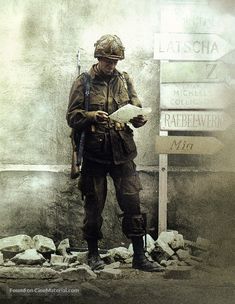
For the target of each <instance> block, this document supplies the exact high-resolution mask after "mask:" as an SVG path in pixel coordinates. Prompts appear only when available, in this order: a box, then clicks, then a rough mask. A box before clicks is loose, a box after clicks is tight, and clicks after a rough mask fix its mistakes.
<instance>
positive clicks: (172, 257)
mask: <svg viewBox="0 0 235 304" xmlns="http://www.w3.org/2000/svg"><path fill="white" fill-rule="evenodd" d="M170 259H171V260H176V261H178V260H179V259H178V256H177V255H176V254H173V255H172V256H171V257H170Z"/></svg>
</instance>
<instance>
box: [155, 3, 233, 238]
mask: <svg viewBox="0 0 235 304" xmlns="http://www.w3.org/2000/svg"><path fill="white" fill-rule="evenodd" d="M221 26H222V27H223V22H222V20H221V18H218V16H217V15H216V14H215V13H214V12H213V11H211V10H210V8H209V7H208V5H207V4H206V2H203V3H202V2H201V1H190V3H187V2H186V3H185V2H184V3H183V2H182V3H181V2H179V1H174V2H173V3H168V2H167V1H164V2H163V5H162V7H161V26H160V27H161V33H156V34H155V37H154V38H155V40H154V59H157V60H161V62H160V80H161V85H160V109H161V118H160V131H159V135H160V136H158V137H157V140H156V151H157V153H159V208H158V211H159V212H158V219H159V220H158V233H159V234H160V233H161V232H162V231H166V230H167V170H168V154H213V153H216V152H217V151H219V150H220V149H221V148H222V146H223V145H222V144H221V143H220V142H219V141H218V140H217V139H216V138H213V137H201V136H200V137H199V136H168V131H224V130H226V128H228V127H229V125H230V124H231V122H232V121H231V118H230V117H229V115H228V114H226V113H224V112H223V111H218V109H221V110H222V109H223V108H225V107H226V106H227V105H228V104H229V102H230V101H231V100H232V98H231V92H230V91H229V89H228V88H227V86H226V83H227V82H228V81H227V80H229V76H228V70H227V67H226V65H225V64H223V63H222V62H219V61H217V60H218V59H220V58H222V57H223V56H225V55H226V54H228V53H229V52H230V51H232V50H233V48H232V47H231V45H230V44H229V43H228V42H227V41H225V40H224V39H223V38H222V37H221V36H219V35H218V29H219V28H221ZM169 61H171V62H169ZM208 109H209V110H208Z"/></svg>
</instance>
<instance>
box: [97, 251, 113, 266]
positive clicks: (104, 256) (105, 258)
mask: <svg viewBox="0 0 235 304" xmlns="http://www.w3.org/2000/svg"><path fill="white" fill-rule="evenodd" d="M100 257H101V259H102V260H103V261H104V262H105V264H112V263H114V262H115V260H114V258H113V257H112V256H111V254H110V253H109V252H108V253H104V254H100Z"/></svg>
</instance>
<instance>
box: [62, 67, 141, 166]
mask: <svg viewBox="0 0 235 304" xmlns="http://www.w3.org/2000/svg"><path fill="white" fill-rule="evenodd" d="M88 73H89V75H90V78H91V79H90V81H91V83H90V100H89V108H88V111H97V110H101V111H105V112H107V113H108V114H111V113H113V112H115V111H116V110H117V109H119V108H120V107H123V106H124V105H126V104H128V103H130V104H133V105H135V106H139V107H141V103H140V101H139V99H138V97H137V94H136V92H135V90H134V87H133V83H132V81H131V79H130V78H129V75H128V74H127V73H125V72H123V73H120V72H119V71H118V70H114V73H113V75H112V76H111V78H109V81H107V79H105V78H104V77H102V76H101V74H100V73H99V72H98V71H97V67H96V65H93V66H92V68H91V69H90V71H89V72H88ZM84 81H85V77H84V74H81V75H80V76H78V78H77V79H76V80H75V81H74V83H73V85H72V88H71V91H70V96H69V105H68V111H67V116H66V118H67V121H68V125H69V126H70V127H71V128H73V129H75V130H76V131H77V132H82V131H83V130H85V144H84V153H83V157H85V158H87V159H90V160H93V161H96V162H99V163H104V164H112V163H114V164H121V163H124V162H126V161H129V160H132V159H134V158H135V157H136V155H137V151H136V145H135V142H134V139H133V130H132V129H131V128H130V127H129V126H127V125H126V124H119V123H114V122H109V123H107V124H105V125H103V124H101V123H98V122H93V121H92V120H91V118H90V117H88V115H87V111H85V109H84Z"/></svg>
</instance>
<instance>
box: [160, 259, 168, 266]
mask: <svg viewBox="0 0 235 304" xmlns="http://www.w3.org/2000/svg"><path fill="white" fill-rule="evenodd" d="M160 265H161V266H164V267H167V266H168V265H167V261H166V260H162V261H161V262H160Z"/></svg>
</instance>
